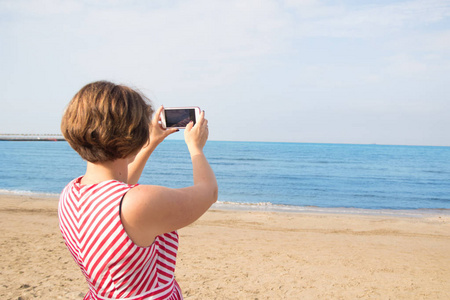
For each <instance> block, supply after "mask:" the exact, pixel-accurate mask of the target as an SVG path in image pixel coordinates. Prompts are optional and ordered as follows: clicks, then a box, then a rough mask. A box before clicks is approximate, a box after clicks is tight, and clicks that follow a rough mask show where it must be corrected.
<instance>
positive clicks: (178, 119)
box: [161, 106, 200, 129]
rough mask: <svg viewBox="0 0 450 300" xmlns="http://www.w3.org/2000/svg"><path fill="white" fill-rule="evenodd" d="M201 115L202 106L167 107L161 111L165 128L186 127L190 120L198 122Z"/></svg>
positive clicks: (162, 123)
mask: <svg viewBox="0 0 450 300" xmlns="http://www.w3.org/2000/svg"><path fill="white" fill-rule="evenodd" d="M199 116H200V107H197V106H191V107H165V108H164V110H163V112H162V113H161V125H162V127H163V128H180V129H183V128H186V125H187V124H189V122H190V121H193V122H194V125H195V123H196V122H197V119H198V117H199Z"/></svg>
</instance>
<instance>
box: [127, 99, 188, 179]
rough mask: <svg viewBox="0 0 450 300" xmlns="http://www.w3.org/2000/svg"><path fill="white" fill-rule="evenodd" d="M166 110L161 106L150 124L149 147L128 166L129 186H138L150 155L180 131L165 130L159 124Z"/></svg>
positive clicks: (140, 152)
mask: <svg viewBox="0 0 450 300" xmlns="http://www.w3.org/2000/svg"><path fill="white" fill-rule="evenodd" d="M163 109H164V107H163V106H161V107H160V108H159V109H158V110H157V111H156V113H155V115H154V116H153V119H152V122H151V123H150V138H149V142H148V144H147V145H145V146H144V147H142V148H141V150H139V152H138V154H137V155H136V157H135V158H134V160H133V161H131V162H130V163H129V164H128V182H127V183H128V184H136V183H138V181H139V178H140V177H141V174H142V171H143V170H144V167H145V164H146V163H147V160H148V159H149V157H150V155H151V154H152V153H153V151H154V150H155V149H156V147H157V146H158V145H159V144H160V143H161V142H162V141H164V139H165V138H166V137H167V136H169V135H171V134H172V133H174V132H177V131H179V130H178V129H175V128H170V129H163V128H162V126H161V124H160V123H159V120H160V116H161V112H162V110H163Z"/></svg>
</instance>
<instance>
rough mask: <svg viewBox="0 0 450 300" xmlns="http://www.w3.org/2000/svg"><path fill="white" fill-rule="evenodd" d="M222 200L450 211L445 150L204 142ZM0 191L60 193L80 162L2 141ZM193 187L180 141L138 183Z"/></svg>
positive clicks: (50, 149)
mask: <svg viewBox="0 0 450 300" xmlns="http://www.w3.org/2000/svg"><path fill="white" fill-rule="evenodd" d="M205 152H206V155H207V157H208V159H209V160H210V163H211V165H212V168H213V169H214V171H215V173H216V176H217V180H218V182H219V189H220V192H219V201H222V202H233V203H253V204H259V205H270V204H273V205H293V206H297V207H299V206H300V207H303V206H317V207H346V208H366V209H395V210H397V209H418V208H430V209H450V147H418V146H378V145H336V144H296V143H292V144H291V143H254V142H216V141H209V142H208V144H207V146H206V148H205ZM0 166H1V172H0V191H1V192H3V193H7V192H17V193H30V192H31V193H49V194H58V193H59V192H60V191H61V190H62V189H63V187H64V186H65V184H67V183H68V182H69V181H70V180H71V179H73V178H75V177H77V176H79V175H82V174H83V173H84V170H85V163H84V162H83V161H82V160H81V159H80V158H79V157H78V155H77V154H76V153H75V152H74V151H73V150H72V149H71V148H70V147H69V145H68V144H67V143H66V142H10V141H0ZM140 182H141V183H144V184H157V185H165V186H169V187H173V188H178V187H184V186H188V185H191V184H192V171H191V164H190V160H189V155H188V152H187V148H186V146H185V144H184V142H183V141H176V140H167V141H165V142H164V143H163V144H161V145H160V146H159V147H158V149H157V150H156V151H155V152H154V153H153V155H152V157H151V158H150V160H149V162H148V164H147V167H146V169H145V170H144V173H143V175H142V177H141V180H140Z"/></svg>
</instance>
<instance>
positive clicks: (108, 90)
mask: <svg viewBox="0 0 450 300" xmlns="http://www.w3.org/2000/svg"><path fill="white" fill-rule="evenodd" d="M152 114H153V109H152V106H151V104H150V103H149V100H148V99H147V98H146V97H145V96H144V95H142V94H141V93H139V92H138V91H136V90H133V89H131V88H129V87H126V86H123V85H116V84H114V83H111V82H108V81H97V82H93V83H90V84H88V85H86V86H84V87H83V88H82V89H81V90H80V91H79V92H78V93H77V94H76V95H75V96H74V97H73V99H72V100H71V101H70V103H69V105H68V106H67V108H66V111H65V112H64V115H63V118H62V121H61V131H62V133H63V135H64V137H65V139H66V140H67V141H68V142H69V144H70V146H71V147H72V148H73V149H74V150H75V151H77V152H78V154H80V156H81V157H82V158H83V159H85V160H87V161H89V162H105V161H112V160H115V159H118V158H125V157H127V156H128V155H130V154H132V153H134V152H136V151H138V150H139V149H140V148H141V147H142V146H144V145H145V143H147V142H148V139H149V123H150V118H151V115H152Z"/></svg>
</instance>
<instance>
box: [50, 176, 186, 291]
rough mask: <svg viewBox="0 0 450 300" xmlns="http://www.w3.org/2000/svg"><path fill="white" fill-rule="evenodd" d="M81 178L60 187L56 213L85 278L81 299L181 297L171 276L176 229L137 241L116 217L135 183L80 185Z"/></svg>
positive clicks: (174, 259)
mask: <svg viewBox="0 0 450 300" xmlns="http://www.w3.org/2000/svg"><path fill="white" fill-rule="evenodd" d="M81 178H82V177H79V178H77V179H75V180H73V181H72V182H70V183H69V184H68V185H67V186H66V187H65V189H64V190H63V192H62V194H61V197H60V200H59V207H58V216H59V227H60V230H61V232H62V235H63V238H64V242H65V244H66V246H67V248H68V249H69V251H70V253H71V254H72V256H73V258H74V260H75V262H76V263H77V264H78V265H79V266H80V269H81V271H82V272H83V274H84V276H85V277H86V280H87V282H88V284H89V292H88V293H87V294H86V296H85V297H84V299H85V300H87V299H133V300H137V299H183V296H182V294H181V290H180V287H179V286H178V284H177V282H176V281H175V278H174V271H175V261H176V256H177V250H178V234H177V233H176V232H175V231H174V232H171V233H166V234H163V235H160V236H158V237H156V239H155V241H154V243H153V244H152V245H151V246H149V247H140V246H137V245H136V244H134V243H133V241H131V239H130V238H129V237H128V235H127V233H126V232H125V229H124V228H123V225H122V222H121V219H120V203H121V200H122V197H123V196H124V195H125V193H126V192H128V191H129V190H130V189H131V188H133V187H135V186H136V185H128V184H125V183H123V182H119V181H115V180H109V181H104V182H101V183H98V184H94V185H82V184H80V180H81Z"/></svg>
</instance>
